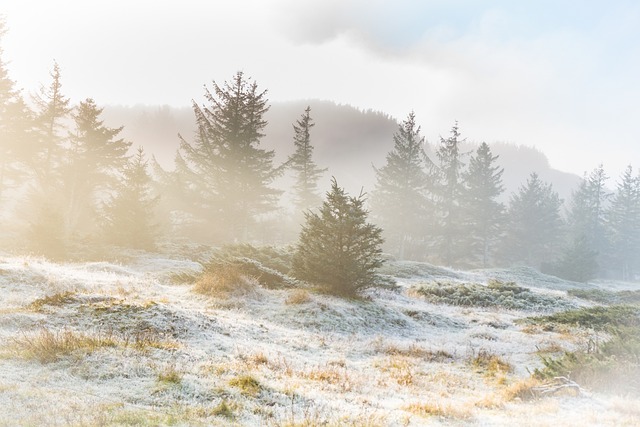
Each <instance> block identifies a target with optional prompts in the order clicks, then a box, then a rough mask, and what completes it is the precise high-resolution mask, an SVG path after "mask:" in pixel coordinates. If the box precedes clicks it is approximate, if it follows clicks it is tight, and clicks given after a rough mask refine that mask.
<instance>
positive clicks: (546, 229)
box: [503, 172, 563, 269]
mask: <svg viewBox="0 0 640 427" xmlns="http://www.w3.org/2000/svg"><path fill="white" fill-rule="evenodd" d="M561 205H562V200H561V199H560V197H559V196H558V193H556V192H555V191H554V190H553V187H552V186H551V184H545V183H543V182H542V181H541V180H540V178H539V177H538V175H537V174H536V173H535V172H534V173H532V174H531V175H530V177H529V179H527V183H526V184H525V185H524V186H522V187H520V190H519V191H518V193H516V194H513V195H512V196H511V200H510V201H509V211H508V219H507V221H508V222H507V230H506V236H505V240H504V241H503V244H504V246H503V251H504V257H505V259H506V261H508V262H511V263H525V264H526V265H529V266H532V267H536V268H538V269H540V268H541V267H542V265H543V264H544V263H548V262H552V261H553V260H554V259H555V256H556V255H557V249H556V248H557V247H558V243H559V242H560V241H561V237H562V230H563V222H562V218H561V217H560V206H561Z"/></svg>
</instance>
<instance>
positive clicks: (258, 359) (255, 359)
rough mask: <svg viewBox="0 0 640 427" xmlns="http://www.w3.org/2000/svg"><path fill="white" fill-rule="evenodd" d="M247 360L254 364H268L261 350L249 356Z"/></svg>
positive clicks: (267, 359)
mask: <svg viewBox="0 0 640 427" xmlns="http://www.w3.org/2000/svg"><path fill="white" fill-rule="evenodd" d="M249 361H250V362H251V363H252V364H254V365H268V364H269V358H268V357H267V356H266V355H265V354H264V353H262V352H260V353H255V354H252V355H251V356H249Z"/></svg>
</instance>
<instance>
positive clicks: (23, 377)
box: [0, 252, 640, 426]
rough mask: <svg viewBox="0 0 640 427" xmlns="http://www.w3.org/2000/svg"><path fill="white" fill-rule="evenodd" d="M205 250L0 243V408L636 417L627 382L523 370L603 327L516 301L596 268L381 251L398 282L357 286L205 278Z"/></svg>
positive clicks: (523, 422)
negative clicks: (339, 290)
mask: <svg viewBox="0 0 640 427" xmlns="http://www.w3.org/2000/svg"><path fill="white" fill-rule="evenodd" d="M202 259H203V255H202V254H198V256H186V255H182V254H179V253H178V252H176V253H175V255H173V256H167V255H153V254H144V253H126V254H120V259H119V260H118V261H111V262H85V263H64V264H56V263H52V262H49V261H46V260H44V259H40V258H28V257H17V256H12V255H8V254H5V255H0V343H1V344H0V425H2V426H23V425H24V426H26V425H28V426H36V425H38V426H39V425H47V426H49V425H52V426H110V425H125V426H130V425H149V426H151V425H185V426H186V425H188V426H192V425H193V426H199V425H200V426H209V425H221V426H223V425H224V426H226V425H256V426H315V425H330V426H337V425H347V426H348V425H353V426H421V425H483V426H493V425H496V426H514V425H519V426H549V425H554V426H557V425H567V426H570V425H574V426H575V425H582V426H602V425H616V426H617V425H628V426H631V425H638V424H639V423H640V400H638V393H636V392H638V391H639V390H640V388H635V389H634V385H633V384H631V385H630V386H629V387H627V388H625V389H624V390H622V389H620V390H619V389H616V387H610V388H611V390H610V391H600V390H594V389H591V388H590V387H588V386H587V385H584V384H576V383H573V382H572V379H570V378H569V379H559V380H554V379H553V378H540V379H536V378H534V377H532V373H534V371H535V370H536V369H538V370H541V369H543V368H544V366H543V365H544V360H552V359H554V358H560V357H561V356H562V355H563V354H564V352H567V351H575V350H588V349H589V348H593V346H594V345H598V343H601V342H605V341H606V340H607V339H609V338H610V337H609V336H608V335H607V332H605V331H601V330H599V329H597V328H594V327H585V326H579V325H575V326H574V325H563V326H557V325H556V326H549V325H545V324H540V323H535V322H531V321H526V320H525V321H523V320H522V319H525V318H531V317H533V316H538V315H549V314H553V313H562V312H564V311H566V310H571V309H576V308H580V307H590V306H594V305H597V304H599V303H597V302H593V301H590V300H588V299H585V298H578V297H577V296H576V295H577V294H579V292H577V293H576V290H578V291H580V292H583V293H597V292H598V286H604V284H596V285H578V284H576V283H572V282H565V281H562V280H559V279H556V278H553V277H550V276H543V275H540V274H539V273H537V272H535V271H534V270H530V269H511V270H483V271H471V272H464V271H452V270H448V269H445V268H437V267H433V266H430V265H427V264H420V263H407V262H405V263H400V262H391V263H389V264H388V265H387V266H386V267H385V268H384V270H383V273H384V274H387V275H389V276H390V277H394V278H395V280H396V283H397V285H396V286H389V287H385V288H377V289H371V290H369V291H368V292H367V293H366V295H364V297H363V298H362V299H358V300H344V299H339V298H336V297H332V296H327V295H322V294H319V293H316V292H313V291H312V290H305V289H297V288H280V289H269V288H266V287H264V286H262V285H261V284H260V281H259V280H257V279H251V280H247V281H245V283H244V284H243V286H241V287H238V290H237V292H230V293H228V294H224V295H222V294H221V295H202V294H200V293H197V292H195V291H194V280H193V278H194V277H197V274H198V273H199V272H200V271H201V269H202V265H201V264H200V263H199V262H198V261H200V260H202ZM606 285H607V286H608V287H612V286H613V285H614V284H611V283H607V284H606ZM615 285H616V286H617V288H616V289H617V290H624V289H627V290H631V291H634V287H633V286H634V285H631V284H625V283H617V284H615ZM601 292H602V294H605V293H606V292H607V291H601ZM598 295H599V294H598Z"/></svg>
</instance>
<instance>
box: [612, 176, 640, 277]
mask: <svg viewBox="0 0 640 427" xmlns="http://www.w3.org/2000/svg"><path fill="white" fill-rule="evenodd" d="M607 219H608V224H609V227H608V233H609V239H610V241H611V250H610V252H609V256H610V258H611V259H610V262H611V266H612V268H613V269H614V272H615V274H616V276H617V277H619V278H621V279H623V280H629V279H633V278H634V274H635V273H636V271H637V268H638V263H639V261H640V178H639V177H637V176H633V168H632V167H631V166H628V167H627V169H626V170H625V171H624V173H623V175H622V177H621V179H620V181H619V182H618V185H617V188H616V192H615V194H614V195H613V198H612V200H611V207H610V208H609V210H608V212H607Z"/></svg>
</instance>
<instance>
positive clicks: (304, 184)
mask: <svg viewBox="0 0 640 427" xmlns="http://www.w3.org/2000/svg"><path fill="white" fill-rule="evenodd" d="M313 126H315V123H314V122H313V119H312V118H311V107H309V106H307V108H306V109H305V110H304V114H302V117H300V119H298V120H297V121H296V123H295V124H294V125H293V131H294V137H293V144H294V147H295V152H294V153H293V155H291V157H289V160H288V164H289V167H290V168H291V169H293V170H294V171H295V173H296V183H295V185H294V190H295V203H296V210H297V211H299V212H303V211H306V210H308V209H311V208H313V207H316V206H318V205H319V204H320V203H321V202H322V198H321V197H320V195H318V179H320V177H321V176H322V174H323V173H324V172H326V170H327V169H321V168H319V167H318V166H317V165H316V164H315V162H314V161H313V145H311V128H312V127H313Z"/></svg>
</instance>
